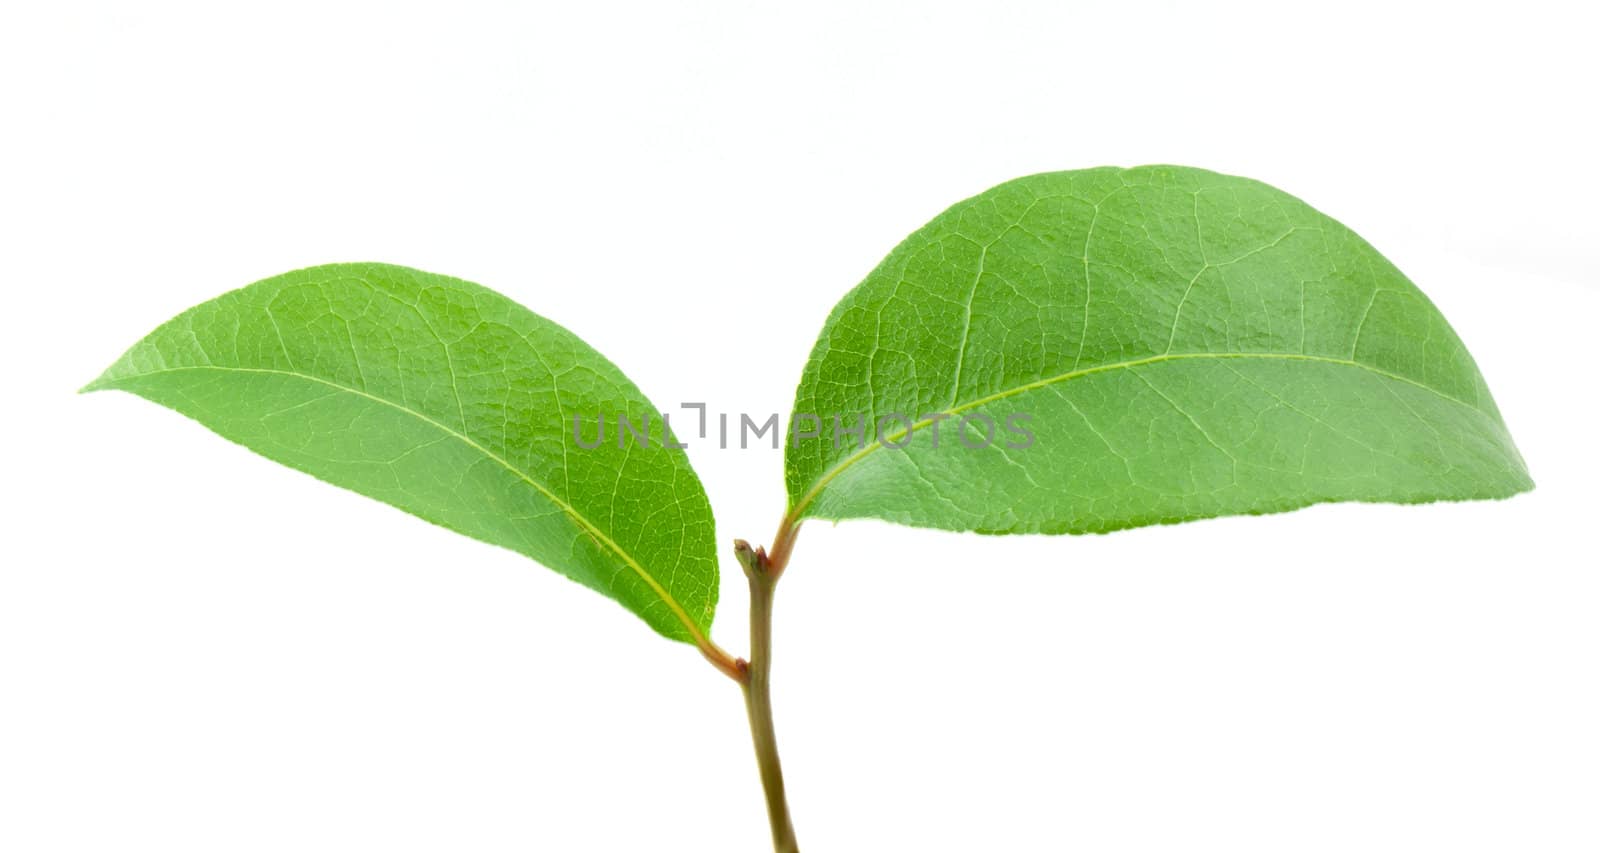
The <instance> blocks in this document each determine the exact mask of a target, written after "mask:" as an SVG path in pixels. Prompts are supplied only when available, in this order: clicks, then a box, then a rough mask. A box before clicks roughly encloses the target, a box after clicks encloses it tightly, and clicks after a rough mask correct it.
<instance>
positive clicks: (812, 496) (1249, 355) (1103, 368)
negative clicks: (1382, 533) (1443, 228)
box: [787, 352, 1487, 520]
mask: <svg viewBox="0 0 1600 853" xmlns="http://www.w3.org/2000/svg"><path fill="white" fill-rule="evenodd" d="M1230 358H1240V359H1262V360H1273V359H1276V360H1280V361H1310V362H1317V363H1321V364H1334V365H1338V366H1340V367H1355V368H1359V369H1361V370H1365V371H1367V372H1369V373H1373V374H1376V375H1378V376H1382V377H1384V378H1386V379H1393V380H1395V381H1397V382H1404V383H1406V384H1407V385H1413V386H1415V387H1417V388H1421V389H1422V390H1424V391H1429V392H1431V393H1433V394H1435V395H1437V396H1439V397H1441V398H1443V399H1445V400H1449V401H1450V402H1452V403H1456V404H1458V405H1461V406H1465V407H1467V408H1469V409H1471V410H1472V411H1474V412H1477V413H1478V414H1480V415H1485V416H1486V417H1487V413H1485V412H1484V411H1483V410H1482V409H1481V408H1479V407H1478V406H1477V405H1475V404H1473V403H1468V402H1467V401H1465V400H1463V399H1461V398H1459V397H1453V396H1451V395H1449V394H1446V393H1445V392H1443V391H1440V390H1439V389H1437V388H1434V387H1432V386H1430V385H1424V384H1423V383H1421V382H1418V381H1417V380H1415V379H1412V378H1410V377H1408V376H1401V375H1400V374H1398V373H1391V372H1390V371H1387V370H1384V369H1383V368H1380V367H1373V366H1372V365H1370V364H1362V363H1361V362H1359V361H1352V360H1350V359H1344V358H1333V357H1331V356H1321V355H1307V354H1305V353H1285V352H1265V353H1255V352H1185V353H1162V354H1160V355H1153V356H1148V357H1146V358H1137V359H1130V360H1128V361H1118V362H1113V363H1111V364H1100V365H1095V366H1094V367H1085V368H1083V369H1082V370H1069V371H1067V372H1066V373H1062V374H1058V375H1056V376H1047V377H1045V378H1043V379H1036V380H1034V381H1032V382H1028V383H1025V384H1023V385H1018V386H1017V387H1015V388H1007V389H1006V390H1004V391H997V392H995V393H993V394H990V395H988V396H986V397H980V398H978V399H976V400H973V401H972V402H970V403H963V404H961V405H959V406H952V407H951V408H949V409H945V410H944V411H941V412H937V413H935V414H933V415H929V416H928V417H927V418H926V419H924V420H920V421H918V422H916V423H914V424H912V425H911V427H910V428H909V429H901V430H897V431H896V432H894V433H892V434H890V435H888V436H885V437H884V438H883V439H881V440H879V441H874V442H871V443H870V444H868V445H867V446H866V447H863V448H861V449H860V450H857V451H856V452H855V453H852V454H850V455H849V456H847V457H845V458H844V459H842V460H840V462H839V463H838V464H837V465H835V466H833V467H832V468H829V469H828V470H827V471H826V472H825V473H824V474H823V475H822V476H821V477H819V478H817V480H816V482H815V483H813V484H812V486H811V488H810V489H807V490H806V492H805V494H803V495H801V497H800V500H798V501H796V502H795V504H794V505H793V506H792V507H791V508H790V509H789V512H788V513H787V517H788V518H790V519H794V520H799V519H801V518H804V517H805V511H806V508H807V507H809V506H811V504H812V502H814V501H815V500H816V499H817V496H818V495H820V494H822V490H823V489H825V488H827V486H828V484H829V483H831V482H833V480H834V479H835V478H836V477H838V476H839V475H840V474H842V473H844V472H845V470H847V469H848V468H850V467H851V466H852V465H855V464H856V463H857V462H860V461H861V460H862V459H864V458H866V457H867V456H869V455H871V454H872V452H873V451H875V450H877V449H878V448H879V447H881V446H882V445H883V444H885V443H894V442H896V441H899V440H900V439H902V438H904V437H905V436H907V435H909V434H911V433H913V432H916V431H917V430H920V429H922V428H923V427H926V426H928V425H929V424H932V423H935V420H936V419H939V416H940V415H943V416H946V417H955V416H957V415H960V414H962V413H964V412H970V411H972V410H973V409H976V408H979V407H980V406H987V405H988V404H990V403H994V402H997V401H1000V400H1004V399H1006V398H1008V397H1015V396H1017V395H1018V394H1024V393H1027V392H1029V391H1036V390H1038V389H1040V388H1045V387H1048V386H1051V385H1055V384H1057V383H1060V382H1067V381H1070V380H1073V379H1078V378H1080V377H1083V376H1089V375H1091V374H1096V373H1107V372H1110V371H1113V370H1123V369H1132V368H1135V367H1143V366H1146V365H1151V364H1161V363H1163V362H1168V361H1186V360H1201V359H1230Z"/></svg>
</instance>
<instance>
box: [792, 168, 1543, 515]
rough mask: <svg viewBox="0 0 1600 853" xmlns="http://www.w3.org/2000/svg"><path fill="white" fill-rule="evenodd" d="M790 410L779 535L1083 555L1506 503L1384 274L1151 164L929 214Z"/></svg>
mask: <svg viewBox="0 0 1600 853" xmlns="http://www.w3.org/2000/svg"><path fill="white" fill-rule="evenodd" d="M794 412H795V415H794V418H792V419H791V427H790V435H789V442H788V445H787V449H786V465H785V469H786V478H787V485H788V492H789V500H790V513H791V516H792V517H794V518H806V517H817V518H829V519H842V518H857V517H873V518H881V519H887V520H889V521H894V522H899V523H903V524H909V525H916V526H924V527H936V528H944V529H951V530H975V531H980V532H985V533H1026V532H1044V533H1085V532H1105V531H1111V530H1118V529H1123V528H1130V527H1138V526H1142V525H1149V524H1158V523H1174V522H1181V521H1187V520H1192V519H1200V518H1208V517H1213V516H1222V515H1232V514H1246V513H1250V514H1255V513H1271V512H1282V511H1286V510H1292V509H1296V508H1300V507H1304V506H1307V505H1310V504H1314V503H1318V502H1324V501H1378V502H1394V503H1420V502H1428V501H1436V500H1468V499H1478V498H1503V497H1507V496H1509V495H1513V494H1516V493H1518V492H1522V491H1525V490H1527V489H1529V488H1531V487H1532V481H1531V480H1530V479H1529V477H1528V473H1527V470H1526V468H1525V466H1524V465H1523V461H1522V458H1521V456H1520V455H1519V454H1518V452H1517V449H1516V447H1515V445H1514V444H1513V443H1512V440H1511V436H1510V434H1509V433H1508V432H1507V430H1506V427H1505V424H1504V423H1503V421H1502V420H1501V416H1500V413H1499V411H1498V410H1497V408H1496V406H1495V403H1494V400H1493V399H1492V398H1491V397H1490V394H1489V389H1488V387H1487V386H1486V385H1485V383H1484V380H1483V377H1482V376H1481V375H1480V374H1479V372H1478V368H1477V366H1476V365H1475V364H1474V362H1473V359H1472V357H1471V356H1470V355H1469V354H1468V353H1467V350H1466V348H1465V347H1464V346H1463V345H1462V343H1461V341H1460V339H1459V338H1458V337H1457V336H1456V334H1455V332H1454V331H1452V330H1451V328H1450V325H1449V324H1448V323H1447V322H1445V319H1444V317H1443V316H1441V315H1440V313H1439V311H1438V310H1437V309H1436V308H1435V307H1434V306H1433V304H1432V303H1431V302H1429V301H1428V299H1427V298H1426V297H1425V296H1423V294H1422V293H1421V292H1420V291H1418V290H1417V288H1416V287H1415V286H1413V285H1412V283H1411V282H1410V281H1408V280H1407V279H1406V277H1405V276H1404V275H1402V274H1401V273H1400V271H1399V270H1398V269H1396V268H1395V267H1394V266H1393V265H1392V264H1390V263H1389V262H1388V261H1387V260H1385V259H1384V257H1383V256H1382V255H1380V254H1378V252H1377V251H1376V250H1374V249H1373V248H1372V247H1371V246H1370V245H1368V244H1367V243H1366V242H1365V241H1364V240H1362V239H1361V238H1360V237H1358V236H1356V235H1355V234H1354V233H1353V232H1351V231H1350V230H1349V229H1347V228H1345V227H1344V226H1342V225H1340V224H1339V223H1338V222H1335V221H1334V220H1332V219H1330V218H1329V217H1327V216H1324V215H1322V214H1320V213H1318V212H1317V211H1315V210H1313V209H1312V208H1311V207H1309V206H1307V205H1306V204H1305V203H1303V202H1301V201H1299V200H1298V199H1296V198H1294V197H1292V196H1290V195H1288V194H1286V193H1283V192H1280V191H1278V190H1275V189H1273V188H1272V187H1269V186H1266V185H1265V184H1262V183H1259V182H1257V181H1253V180H1248V179H1244V178H1237V177H1229V176H1225V175H1219V174H1215V173H1212V172H1207V171H1203V170H1199V169H1192V168H1183V167H1174V166H1148V167H1140V168H1134V169H1116V168H1103V169H1090V170H1084V171H1075V172H1057V173H1051V174H1042V175H1034V176H1032V177H1027V178H1022V179H1019V180H1015V181H1011V182H1009V183H1005V184H1001V185H1000V186H997V187H995V188H993V189H991V190H989V191H988V192H985V193H983V194H981V195H978V196H976V197H974V198H971V199H968V200H966V201H963V202H961V203H959V204H957V205H955V206H954V207H952V208H950V209H949V210H947V211H945V212H944V213H943V214H940V215H939V216H938V217H937V218H935V219H934V220H933V221H932V222H930V223H928V224H927V225H926V226H924V227H923V228H922V229H920V230H918V231H917V232H916V233H915V234H913V235H911V236H910V237H909V238H907V239H906V240H905V242H903V243H901V244H900V246H899V247H897V248H896V249H895V250H894V251H893V253H891V254H890V255H889V257H888V258H887V259H885V260H884V261H883V262H882V263H881V264H880V265H879V266H878V268H877V269H875V270H873V272H872V273H871V274H870V275H868V276H867V279H866V280H865V281H864V282H862V283H861V284H860V285H859V286H858V287H856V288H855V289H854V290H853V291H851V292H850V293H849V294H848V295H847V296H845V298H844V300H843V301H842V302H840V303H839V305H838V306H837V307H836V308H835V309H834V310H833V313H832V315H831V316H830V317H829V318H828V321H827V324H826V326H825V327H824V328H823V330H822V334H821V336H820V337H819V339H818V340H817V343H816V346H815V348H814V350H813V351H812V354H811V358H810V360H809V361H808V363H807V364H806V367H805V371H804V374H803V376H802V378H801V380H800V385H799V390H798V392H797V393H796V397H795V407H794ZM807 416H817V417H818V418H820V421H821V424H820V429H818V428H817V425H816V423H815V422H814V421H812V420H810V419H809V418H808V417H807ZM836 417H837V418H838V421H837V422H835V421H834V418H836ZM861 419H864V421H863V420H861ZM963 422H964V423H963ZM863 423H865V425H866V429H865V435H864V439H865V441H864V445H865V446H862V447H858V446H857V439H855V438H854V437H853V436H850V435H840V436H838V440H837V441H836V440H835V438H836V436H835V433H836V430H837V431H841V432H842V431H844V430H849V429H850V428H852V427H856V426H860V425H862V424H863ZM1008 427H1010V429H1008ZM811 432H820V433H821V435H820V436H818V437H815V438H812V437H808V434H809V433H811ZM991 434H992V436H993V438H992V439H989V437H990V435H991ZM1030 436H1031V441H1030V438H1029V437H1030ZM874 439H876V440H874ZM986 439H987V440H986ZM896 445H904V447H903V449H896V447H895V446H896Z"/></svg>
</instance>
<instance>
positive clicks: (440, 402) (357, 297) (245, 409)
mask: <svg viewBox="0 0 1600 853" xmlns="http://www.w3.org/2000/svg"><path fill="white" fill-rule="evenodd" d="M101 389H119V390H124V391H129V392H132V393H135V394H138V395H140V396H143V397H145V398H147V399H149V400H151V401H153V402H156V403H159V404H161V405H164V406H167V407H169V408H172V409H175V410H177V411H178V412H180V413H182V414H184V415H187V416H189V417H191V418H193V419H195V420H197V421H199V422H200V423H202V424H204V425H205V426H207V427H208V428H210V429H212V430H213V431H215V432H217V433H218V434H220V435H222V436H223V437H225V438H228V439H230V440H232V441H235V442H237V443H239V444H242V445H244V446H245V447H247V448H249V449H251V450H253V451H255V452H257V453H260V454H261V455H263V456H266V457H268V458H270V459H273V460H275V461H278V462H280V463H282V464H285V465H287V466H289V467H291V468H295V469H297V470H300V471H303V472H306V473H309V474H311V475H312V476H315V477H317V478H319V479H322V480H325V481H327V482H330V483H333V484H335V485H338V486H341V487H343V488H346V489H350V490H352V491H355V492H358V493H361V494H364V495H367V496H368V497H372V498H375V499H377V500H381V501H383V502H385V503H388V504H390V505H392V506H395V507H397V508H399V509H401V510H404V511H406V512H409V513H411V514H413V515H416V516H418V517H421V518H423V519H425V520H428V521H431V522H433V523H435V524H439V525H441V526H443V527H446V528H448V529H451V530H454V531H456V532H458V533H462V534H464V535H466V536H470V537H472V538H474V539H479V540H482V541H485V542H489V543H491V544H495V545H500V546H503V547H506V548H510V549H511V550H514V551H517V552H518V553H521V554H524V555H525V556H528V557H530V558H532V559H534V560H536V561H538V562H541V563H543V564H545V565H547V566H549V567H551V568H553V569H555V570H557V571H559V572H561V573H562V574H564V575H566V576H568V577H569V578H571V579H573V580H575V581H578V582H579V583H582V584H584V585H585V586H588V587H590V588H592V589H595V590H596V591H598V592H600V593H602V594H604V595H606V596H608V597H610V598H613V599H615V600H616V601H618V602H619V603H621V604H622V605H623V606H624V607H626V608H628V609H629V610H631V611H633V612H634V613H635V614H636V615H638V616H639V617H640V618H642V619H643V620H644V621H645V622H646V623H647V624H649V625H650V626H651V627H652V628H654V629H655V630H656V631H657V632H659V633H661V634H663V635H665V636H667V637H669V638H672V639H676V640H681V641H685V642H691V643H696V644H702V645H703V644H704V641H705V638H706V636H707V634H708V632H709V630H710V624H711V619H712V616H713V614H714V611H715V607H716V599H717V564H716V559H715V550H714V542H715V532H714V524H713V521H712V516H711V511H710V506H709V504H708V503H707V501H706V498H705V493H704V490H703V489H702V487H701V485H700V482H699V479H698V478H697V477H696V476H695V474H694V471H693V470H692V469H691V468H690V466H689V463H688V459H687V457H686V456H685V455H684V454H683V452H682V451H681V450H677V449H669V448H665V447H662V446H660V443H659V441H658V442H656V443H653V444H652V445H651V446H650V447H643V446H641V445H640V443H639V442H637V441H631V440H630V441H627V442H623V443H622V444H623V446H621V447H618V446H617V445H618V443H617V442H616V441H615V434H614V431H613V432H612V433H609V434H607V435H605V438H606V441H603V442H601V443H600V445H599V446H598V447H593V448H585V447H581V446H579V445H578V443H577V441H576V439H575V437H574V435H573V424H572V419H573V417H578V418H580V419H581V421H582V423H583V424H584V428H583V429H584V433H585V439H586V440H585V442H584V443H585V444H589V443H592V442H593V441H594V440H595V439H596V438H597V436H596V435H595V434H594V433H595V423H596V419H597V418H598V417H600V416H604V417H605V418H607V419H608V420H610V419H613V418H614V417H615V416H616V415H618V414H621V415H626V416H628V417H629V418H630V420H632V421H633V422H635V423H638V422H641V421H643V420H644V419H646V418H650V417H654V415H653V413H655V412H658V411H659V409H656V408H655V407H653V406H652V405H651V404H650V403H649V401H648V400H647V399H646V398H645V397H644V395H643V394H642V393H640V392H639V390H638V389H637V388H636V387H635V386H634V385H633V384H632V383H631V382H630V381H629V380H628V379H627V378H626V377H625V376H624V375H623V374H622V373H621V371H620V370H618V369H617V368H616V367H615V365H613V364H611V362H609V361H608V360H606V359H605V358H604V357H603V356H601V355H600V354H599V353H597V352H595V351H594V350H593V349H592V348H591V347H589V346H588V345H587V344H585V343H584V342H583V341H582V340H580V339H579V338H577V336H575V335H573V334H572V333H571V332H568V331H567V330H566V329H564V328H562V327H561V326H559V325H557V324H555V323H553V322H551V321H549V320H546V319H544V318H543V317H540V316H538V315H536V314H534V313H533V312H531V311H528V310H527V309H525V308H523V307H522V306H520V305H518V304H516V303H515V302H513V301H511V300H509V299H507V298H506V297H504V296H502V295H500V294H498V293H495V292H494V291H491V290H488V289H487V288H483V287H480V286H478V285H475V284H471V283H469V282H465V281H461V280H459V279H454V278H450V277H447V276H440V275H434V274H431V273H424V272H420V271H417V270H411V269H407V268H404V267H395V266H389V265H382V264H336V265H330V266H324V267H314V268H311V269H306V270H300V271H297V272H293V273H288V274H286V275H282V276H277V277H274V278H270V279H266V280H264V281H260V282H257V283H255V284H252V285H250V286H248V287H245V288H241V289H239V290H235V291H232V292H230V293H227V294H224V295H223V296H221V297H218V298H217V299H214V300H211V301H210V302H206V303H202V304H201V305H198V306H195V307H194V308H192V309H190V310H189V311H186V312H184V313H183V314H180V315H179V316H178V317H175V318H174V319H172V320H171V321H169V322H167V323H165V324H163V325H162V326H161V327H159V328H158V329H156V331H154V332H152V333H151V334H150V335H149V336H147V337H146V338H145V339H144V340H143V341H141V342H139V343H138V344H136V345H135V346H134V347H133V348H132V349H130V350H129V351H128V352H127V353H126V354H125V355H124V356H123V357H122V358H121V359H119V360H118V361H117V362H116V363H115V364H113V365H112V366H111V367H110V368H109V369H107V371H106V372H105V373H104V374H103V375H102V376H101V377H100V378H99V379H97V380H95V381H94V382H93V383H91V384H90V385H89V386H88V387H87V388H86V389H85V390H101ZM613 423H614V421H613Z"/></svg>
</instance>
